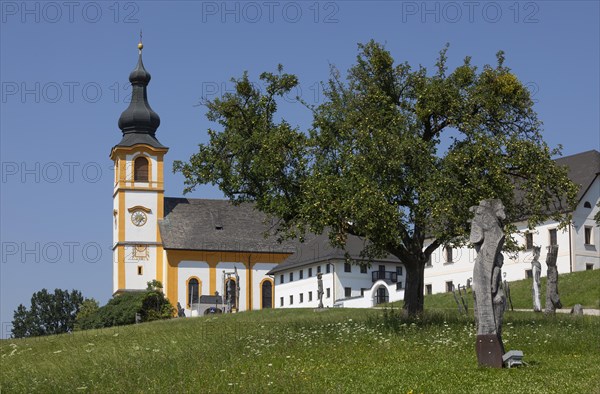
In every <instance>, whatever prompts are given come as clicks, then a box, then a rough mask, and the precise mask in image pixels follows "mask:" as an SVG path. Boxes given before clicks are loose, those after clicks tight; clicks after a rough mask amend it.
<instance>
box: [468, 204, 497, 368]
mask: <svg viewBox="0 0 600 394" xmlns="http://www.w3.org/2000/svg"><path fill="white" fill-rule="evenodd" d="M471 212H473V213H474V214H475V216H474V218H473V219H472V221H471V235H470V242H471V243H472V244H473V245H474V247H475V250H476V251H477V258H476V259H475V267H474V268H473V287H474V296H475V297H474V298H475V301H476V309H475V310H476V316H475V318H476V321H477V342H476V352H477V360H478V362H479V365H482V366H490V367H496V368H502V366H503V361H502V355H503V354H504V346H503V345H502V338H501V337H500V333H501V332H502V327H501V325H502V316H501V314H502V313H503V312H504V304H505V301H502V302H500V300H502V299H503V297H504V296H503V292H500V288H501V286H500V285H499V283H500V281H501V278H502V276H501V267H502V259H503V258H502V257H500V256H502V255H501V251H502V247H503V245H504V231H503V230H502V223H501V220H504V219H505V213H504V205H503V204H502V202H501V201H500V200H483V201H481V202H480V203H479V205H478V206H475V207H471ZM494 271H495V272H494ZM493 279H495V281H494V280H493ZM494 299H497V300H498V302H497V305H496V308H494ZM500 305H501V306H502V307H500ZM496 311H497V312H496ZM496 313H498V316H496Z"/></svg>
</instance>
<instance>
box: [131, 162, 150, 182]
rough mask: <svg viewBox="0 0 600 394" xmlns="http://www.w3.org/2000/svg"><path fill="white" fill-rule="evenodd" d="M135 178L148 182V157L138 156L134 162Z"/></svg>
mask: <svg viewBox="0 0 600 394" xmlns="http://www.w3.org/2000/svg"><path fill="white" fill-rule="evenodd" d="M133 180H134V181H136V182H148V159H146V158H145V157H138V158H137V159H135V161H134V162H133Z"/></svg>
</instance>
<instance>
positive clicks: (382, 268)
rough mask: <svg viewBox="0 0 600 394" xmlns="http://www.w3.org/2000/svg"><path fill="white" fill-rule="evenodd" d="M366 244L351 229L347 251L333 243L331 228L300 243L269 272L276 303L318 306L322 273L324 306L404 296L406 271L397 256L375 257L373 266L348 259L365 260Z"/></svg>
mask: <svg viewBox="0 0 600 394" xmlns="http://www.w3.org/2000/svg"><path fill="white" fill-rule="evenodd" d="M363 248H364V241H363V240H362V239H361V238H359V237H355V236H351V235H349V236H348V239H347V241H346V250H345V251H344V250H342V249H340V248H334V247H332V246H331V245H330V243H329V238H328V236H327V235H326V234H323V235H320V236H318V237H316V238H313V239H312V240H310V241H308V242H306V243H305V244H303V245H302V246H300V247H299V248H298V250H297V251H296V253H295V254H293V255H292V256H290V257H289V258H287V259H286V260H285V262H283V263H282V264H280V265H277V266H275V267H274V268H272V269H271V270H270V271H269V273H268V274H269V275H273V276H274V282H275V307H276V308H316V307H317V306H318V305H319V299H318V293H317V290H318V279H317V275H318V274H319V273H321V274H322V281H323V306H324V307H334V306H335V307H346V308H370V307H372V306H375V305H377V304H381V303H385V302H393V301H399V300H402V299H404V283H405V271H404V266H403V265H402V264H400V262H399V260H398V258H396V257H394V256H392V255H388V256H387V257H385V258H381V259H375V260H373V262H372V264H371V266H370V267H367V266H366V265H360V264H352V263H349V262H347V261H355V262H359V261H361V260H362V258H361V256H360V252H361V251H362V250H363ZM346 253H347V255H346ZM347 257H349V259H347Z"/></svg>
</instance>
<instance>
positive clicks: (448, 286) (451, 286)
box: [446, 280, 454, 293]
mask: <svg viewBox="0 0 600 394" xmlns="http://www.w3.org/2000/svg"><path fill="white" fill-rule="evenodd" d="M452 290H454V283H452V281H451V280H449V281H448V282H446V291H447V292H448V293H450V292H451V291H452Z"/></svg>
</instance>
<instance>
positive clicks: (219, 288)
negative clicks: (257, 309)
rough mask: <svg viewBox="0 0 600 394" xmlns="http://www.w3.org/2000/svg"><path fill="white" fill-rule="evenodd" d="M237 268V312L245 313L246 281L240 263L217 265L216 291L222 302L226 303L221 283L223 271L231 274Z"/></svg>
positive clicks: (243, 267)
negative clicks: (238, 300) (238, 301)
mask: <svg viewBox="0 0 600 394" xmlns="http://www.w3.org/2000/svg"><path fill="white" fill-rule="evenodd" d="M236 267H237V270H238V276H239V277H240V283H239V286H240V304H239V305H238V310H239V311H245V310H246V309H247V308H246V300H247V297H246V289H247V283H248V282H247V280H246V266H245V265H244V263H241V262H220V263H218V264H217V291H218V292H219V294H221V295H222V296H223V302H226V301H227V300H226V293H225V289H224V282H223V271H226V272H233V271H234V268H236Z"/></svg>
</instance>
